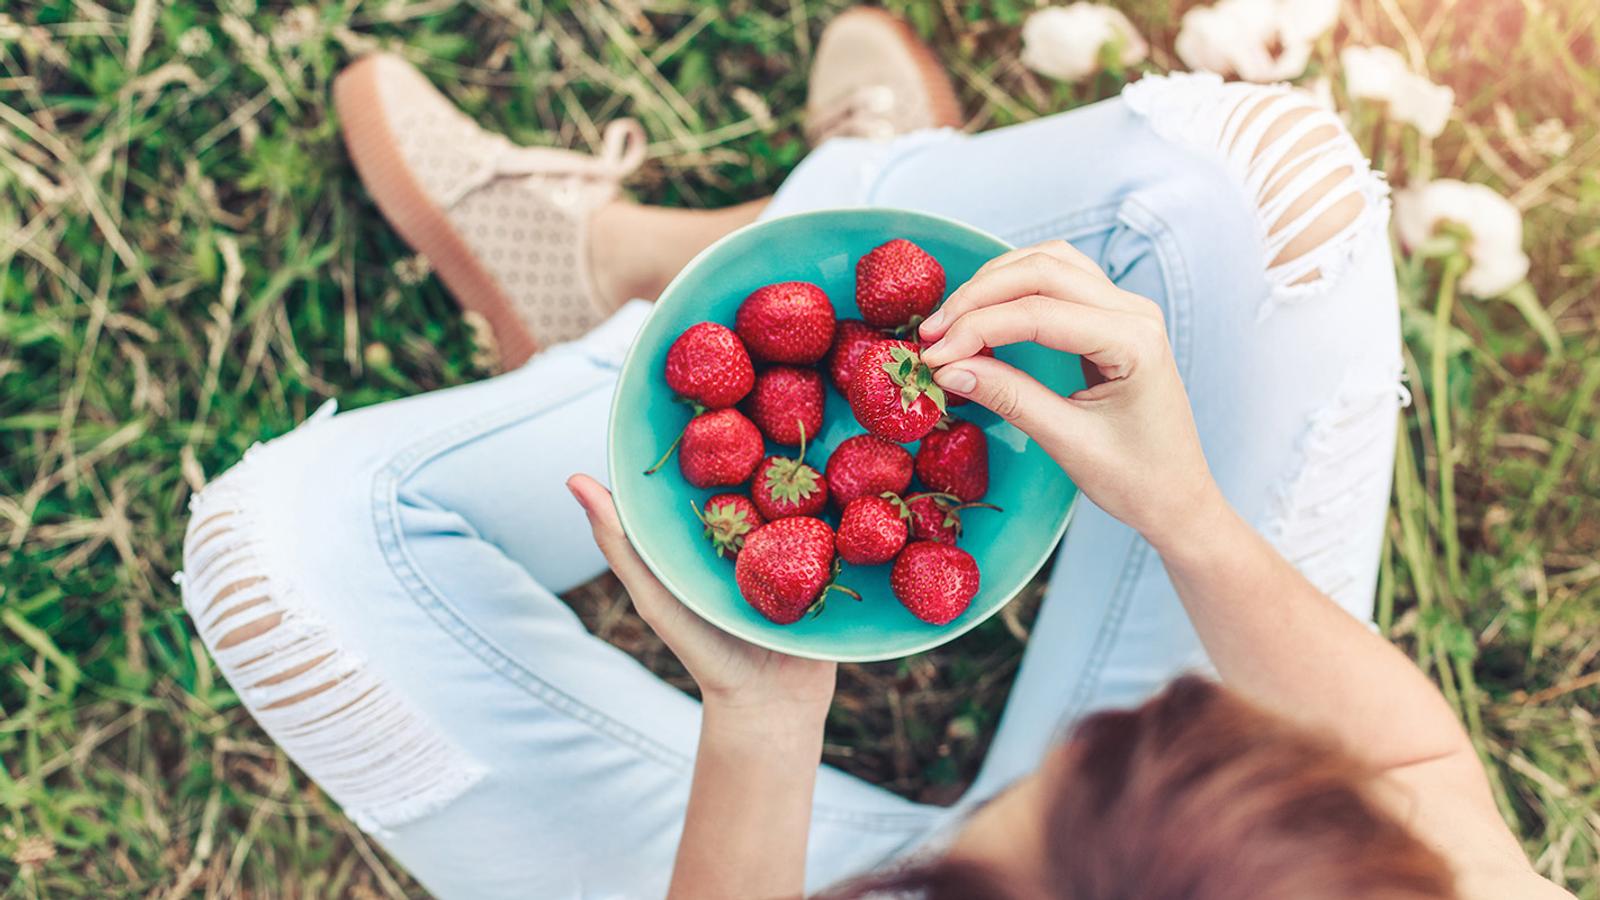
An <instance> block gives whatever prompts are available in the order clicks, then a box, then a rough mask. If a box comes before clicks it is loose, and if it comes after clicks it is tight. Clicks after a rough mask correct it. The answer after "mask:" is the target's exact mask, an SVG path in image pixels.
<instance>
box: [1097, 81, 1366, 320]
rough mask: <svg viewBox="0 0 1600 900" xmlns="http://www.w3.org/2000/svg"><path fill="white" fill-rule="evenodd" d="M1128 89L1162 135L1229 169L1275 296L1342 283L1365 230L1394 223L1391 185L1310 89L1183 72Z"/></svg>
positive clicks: (1131, 99) (1136, 106)
mask: <svg viewBox="0 0 1600 900" xmlns="http://www.w3.org/2000/svg"><path fill="white" fill-rule="evenodd" d="M1126 96H1127V100H1128V103H1129V105H1130V106H1131V107H1132V108H1133V109H1134V110H1135V111H1136V112H1138V113H1141V114H1142V115H1144V116H1145V117H1146V118H1147V119H1148V120H1149V122H1150V124H1151V127H1153V128H1154V129H1155V130H1156V132H1157V133H1159V134H1161V135H1162V136H1163V137H1166V138H1169V139H1171V140H1173V141H1175V142H1178V143H1180V144H1184V145H1187V146H1189V147H1191V148H1193V149H1196V150H1198V151H1200V152H1202V153H1204V154H1206V155H1208V156H1210V157H1211V158H1213V159H1216V160H1218V161H1219V162H1220V163H1221V164H1222V165H1223V167H1224V169H1225V170H1226V171H1227V172H1228V173H1229V175H1230V176H1231V179H1230V180H1231V181H1232V182H1233V187H1234V188H1236V189H1238V190H1240V191H1242V192H1243V198H1244V201H1245V202H1246V203H1247V204H1248V206H1249V208H1250V212H1251V216H1252V218H1253V219H1254V221H1255V223H1256V231H1257V235H1258V237H1259V238H1260V245H1261V249H1262V254H1263V258H1262V261H1261V262H1262V266H1263V270H1264V272H1265V274H1266V278H1267V281H1268V283H1269V286H1270V288H1271V290H1272V293H1273V295H1274V297H1276V298H1284V297H1291V296H1296V295H1304V294H1308V293H1314V292H1318V291H1320V290H1321V289H1323V288H1325V287H1327V286H1328V285H1330V284H1332V283H1334V282H1335V281H1336V280H1337V279H1338V278H1339V276H1340V275H1341V274H1342V271H1343V270H1344V268H1345V267H1346V265H1347V264H1348V262H1349V259H1350V257H1351V256H1352V255H1353V254H1354V253H1355V251H1356V249H1357V248H1358V247H1359V246H1360V238H1361V236H1362V235H1364V234H1370V233H1372V231H1373V230H1375V229H1376V230H1381V229H1382V228H1383V227H1384V224H1385V222H1386V221H1387V215H1388V199H1387V197H1388V189H1387V186H1386V185H1385V184H1384V182H1383V180H1382V179H1381V177H1379V176H1378V175H1376V174H1375V173H1373V172H1372V171H1371V170H1370V168H1369V166H1368V163H1367V160H1366V158H1365V156H1364V155H1363V154H1362V152H1361V150H1360V148H1359V146H1358V145H1357V144H1356V142H1355V140H1354V139H1353V138H1352V137H1351V136H1350V133H1349V131H1348V130H1347V129H1346V128H1345V126H1344V123H1343V122H1342V121H1341V120H1340V119H1339V117H1338V116H1337V115H1336V114H1335V113H1334V112H1333V111H1332V110H1329V109H1327V108H1326V107H1324V106H1322V105H1321V104H1320V103H1319V102H1318V101H1317V100H1316V99H1315V98H1314V97H1312V96H1311V95H1310V94H1309V93H1307V92H1305V91H1302V90H1298V89H1294V88H1288V87H1284V86H1281V85H1257V84H1246V83H1224V82H1222V81H1221V80H1220V79H1218V78H1216V77H1215V76H1208V75H1184V76H1169V77H1165V78H1160V77H1158V78H1147V79H1145V80H1143V81H1141V82H1139V83H1137V84H1135V85H1134V86H1132V87H1130V88H1129V89H1128V91H1127V94H1126Z"/></svg>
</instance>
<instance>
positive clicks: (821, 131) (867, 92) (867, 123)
mask: <svg viewBox="0 0 1600 900" xmlns="http://www.w3.org/2000/svg"><path fill="white" fill-rule="evenodd" d="M832 106H833V108H832V110H830V112H829V114H827V115H824V116H820V117H819V118H818V119H816V120H815V121H811V122H808V123H806V130H807V132H809V134H808V137H810V138H811V141H812V143H821V142H822V141H825V140H827V139H828V138H835V137H859V138H868V139H870V140H877V141H882V140H888V139H889V138H892V137H894V136H895V135H896V134H898V133H899V131H900V129H899V127H898V126H897V125H896V123H895V115H894V114H895V106H896V100H895V93H894V89H893V88H891V87H889V86H888V85H886V84H866V85H861V86H858V87H856V88H854V89H853V90H851V91H850V93H848V94H845V95H844V96H843V97H840V98H839V99H838V100H837V101H835V103H834V104H832Z"/></svg>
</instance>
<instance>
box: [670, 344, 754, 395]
mask: <svg viewBox="0 0 1600 900" xmlns="http://www.w3.org/2000/svg"><path fill="white" fill-rule="evenodd" d="M755 377H756V373H755V369H754V368H753V367H752V366H751V365H750V354H749V353H747V352H746V351H745V349H744V344H743V343H742V342H740V340H739V336H738V335H736V334H734V333H733V332H732V331H730V330H729V329H728V328H727V326H724V325H718V324H717V323H715V322H701V323H700V324H698V325H690V326H689V327H688V328H687V329H685V330H684V332H683V334H680V335H678V339H677V340H675V341H673V342H672V346H671V347H669V348H668V349H667V387H670V388H672V389H673V391H675V392H677V394H678V395H679V396H681V397H683V398H685V399H687V400H690V401H692V402H694V403H698V404H700V405H701V406H703V407H705V408H706V409H723V408H725V407H729V406H732V405H734V404H735V403H738V402H739V401H740V400H742V399H743V398H744V395H745V394H748V393H750V386H751V384H753V383H754V382H755Z"/></svg>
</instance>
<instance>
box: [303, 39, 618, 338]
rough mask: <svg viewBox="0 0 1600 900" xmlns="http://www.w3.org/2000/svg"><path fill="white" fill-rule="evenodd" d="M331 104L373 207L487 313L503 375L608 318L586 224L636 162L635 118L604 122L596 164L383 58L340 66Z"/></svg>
mask: <svg viewBox="0 0 1600 900" xmlns="http://www.w3.org/2000/svg"><path fill="white" fill-rule="evenodd" d="M333 98H334V106H335V107H336V108H337V110H338V113H339V122H340V127H341V128H342V129H343V131H344V141H345V146H347V147H348V148H349V150H350V156H351V159H352V160H353V161H354V163H355V167H356V171H357V172H358V173H360V175H361V181H362V182H363V183H364V184H365V185H366V186H367V191H368V192H369V193H370V194H371V195H372V199H373V200H374V201H375V202H376V203H377V204H378V208H379V209H380V210H382V211H383V214H384V216H385V217H386V218H388V220H389V223H390V224H391V225H393V226H394V229H395V231H397V232H399V233H400V236H401V237H403V238H405V240H406V242H407V243H408V244H410V245H411V246H412V247H414V248H415V249H416V250H417V251H418V252H419V253H421V254H422V255H423V256H425V257H427V259H428V262H429V264H430V265H432V267H433V270H434V271H435V272H437V273H438V275H439V278H440V280H442V281H443V282H444V284H445V286H446V287H447V288H449V289H450V292H451V293H452V294H453V295H455V298H456V300H457V302H459V303H460V304H461V305H462V306H463V307H465V308H466V309H468V310H472V311H474V312H477V313H479V314H481V315H483V317H484V318H486V319H488V321H489V325H490V327H491V328H492V329H493V330H494V335H495V339H496V341H497V342H498V344H499V350H500V358H501V361H502V362H503V364H504V365H505V366H506V367H507V368H511V367H514V366H517V365H520V364H521V363H522V362H523V361H524V360H526V359H527V358H528V357H529V356H532V355H533V353H534V352H535V351H536V350H538V349H539V348H540V347H547V346H550V345H551V344H556V343H559V342H561V341H566V340H571V339H573V338H576V337H578V336H580V335H582V334H583V333H585V332H586V331H588V330H589V329H590V328H592V327H593V326H595V325H596V324H598V323H599V322H601V321H602V320H603V319H604V318H605V317H606V316H608V315H610V314H611V312H612V310H611V309H610V308H609V304H607V303H606V302H605V301H604V300H603V299H602V298H600V297H599V296H598V295H597V294H596V292H595V289H594V282H593V280H592V278H591V276H590V264H589V247H588V221H589V214H590V213H591V212H593V211H594V210H595V209H597V208H599V207H600V206H601V205H603V204H605V203H606V202H608V201H610V200H611V199H612V198H614V197H615V196H616V195H617V191H618V186H619V184H620V183H621V181H622V179H623V178H625V177H627V175H628V174H630V173H631V172H633V171H634V170H635V169H637V168H638V167H639V164H640V163H641V162H643V161H644V154H645V135H644V130H643V129H642V128H641V127H640V126H639V124H638V123H637V122H634V121H633V120H631V119H620V120H618V121H615V122H612V123H611V124H610V125H608V126H607V127H606V131H605V137H604V144H603V146H602V147H601V149H600V153H599V154H598V155H596V156H589V155H586V154H583V153H576V152H573V151H570V150H557V149H550V148H543V147H520V146H518V145H516V144H513V143H511V142H510V141H509V140H507V139H506V138H505V137H503V136H501V135H498V134H492V133H490V132H487V131H485V130H483V129H482V128H479V127H478V125H477V124H476V123H475V122H473V121H472V120H471V119H469V118H467V116H466V115H465V114H463V113H462V112H461V110H459V109H457V108H456V107H455V105H454V104H452V103H451V102H450V101H449V100H448V99H447V98H446V97H445V96H444V95H443V94H441V93H439V91H438V90H437V89H435V88H434V86H433V85H432V84H430V83H429V82H428V80H427V78H425V77H423V75H422V73H421V72H419V71H417V70H416V68H415V67H413V66H412V65H411V64H410V63H408V62H406V61H405V60H403V59H401V58H400V57H398V56H394V55H391V54H375V55H372V56H367V57H365V58H363V59H361V60H359V61H357V62H356V63H354V64H352V65H351V66H350V67H348V68H347V69H345V70H344V71H343V72H341V73H340V74H339V77H338V78H337V79H336V80H335V81H334V86H333Z"/></svg>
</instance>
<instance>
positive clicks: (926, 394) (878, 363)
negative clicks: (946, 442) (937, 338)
mask: <svg viewBox="0 0 1600 900" xmlns="http://www.w3.org/2000/svg"><path fill="white" fill-rule="evenodd" d="M944 406H945V401H944V389H943V388H941V387H939V386H938V385H937V384H934V383H933V371H932V370H931V369H929V368H928V367H927V365H925V364H924V363H923V362H922V358H921V357H920V356H918V354H917V345H916V344H913V343H911V342H910V341H879V342H878V343H876V344H873V345H872V346H870V347H868V348H867V349H865V350H863V351H862V353H861V359H859V360H857V361H856V370H855V372H854V374H852V375H851V376H850V411H851V412H853V413H855V417H856V421H857V422H860V423H861V427H863V428H865V429H866V430H867V431H869V432H871V433H872V434H874V435H876V436H878V437H880V438H883V439H884V440H886V441H894V442H896V443H901V444H906V443H910V442H911V441H915V440H920V439H921V438H922V436H923V435H925V434H927V433H928V432H930V431H932V430H933V426H934V425H935V424H937V423H938V421H939V417H940V416H942V415H944Z"/></svg>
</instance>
